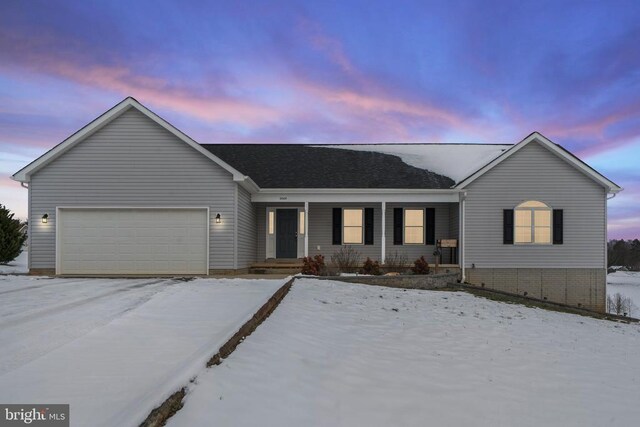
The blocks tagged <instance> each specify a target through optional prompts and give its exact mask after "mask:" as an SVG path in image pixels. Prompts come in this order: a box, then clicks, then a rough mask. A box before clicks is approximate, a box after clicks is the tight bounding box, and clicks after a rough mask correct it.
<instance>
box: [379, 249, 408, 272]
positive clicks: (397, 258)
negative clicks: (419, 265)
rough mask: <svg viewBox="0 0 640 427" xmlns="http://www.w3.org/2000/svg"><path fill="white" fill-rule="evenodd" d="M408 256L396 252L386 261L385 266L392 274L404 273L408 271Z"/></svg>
mask: <svg viewBox="0 0 640 427" xmlns="http://www.w3.org/2000/svg"><path fill="white" fill-rule="evenodd" d="M407 264H408V263H407V256H406V255H405V254H401V253H399V252H398V251H395V252H394V253H392V254H391V255H388V256H387V258H386V259H385V260H384V266H385V268H386V269H387V271H388V272H390V273H402V272H404V271H405V270H406V269H407Z"/></svg>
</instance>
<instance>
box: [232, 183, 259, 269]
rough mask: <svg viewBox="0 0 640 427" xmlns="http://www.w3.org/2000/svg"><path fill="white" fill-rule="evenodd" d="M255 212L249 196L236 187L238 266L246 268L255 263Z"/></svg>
mask: <svg viewBox="0 0 640 427" xmlns="http://www.w3.org/2000/svg"><path fill="white" fill-rule="evenodd" d="M256 233H257V212H256V206H254V205H253V204H252V203H251V194H249V192H248V191H247V190H245V189H244V188H242V187H240V186H239V185H238V242H237V245H238V246H237V251H238V264H237V268H247V267H249V266H250V265H251V264H253V263H254V262H255V261H256V240H257V234H256Z"/></svg>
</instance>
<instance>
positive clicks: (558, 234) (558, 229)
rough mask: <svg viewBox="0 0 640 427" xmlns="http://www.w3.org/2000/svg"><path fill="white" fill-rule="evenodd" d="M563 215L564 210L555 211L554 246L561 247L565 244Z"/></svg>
mask: <svg viewBox="0 0 640 427" xmlns="http://www.w3.org/2000/svg"><path fill="white" fill-rule="evenodd" d="M563 221H564V218H563V213H562V209H554V210H553V244H554V245H561V244H562V243H563V235H562V234H563V228H564V226H563Z"/></svg>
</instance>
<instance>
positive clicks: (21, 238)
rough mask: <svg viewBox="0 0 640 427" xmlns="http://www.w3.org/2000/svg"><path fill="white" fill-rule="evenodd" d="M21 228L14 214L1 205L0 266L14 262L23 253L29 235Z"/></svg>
mask: <svg viewBox="0 0 640 427" xmlns="http://www.w3.org/2000/svg"><path fill="white" fill-rule="evenodd" d="M21 228H22V223H21V222H20V221H19V220H17V219H14V218H13V213H12V212H11V211H10V210H9V209H7V208H6V207H5V206H3V205H0V264H6V263H8V262H11V261H13V260H14V259H16V258H17V257H18V255H20V252H22V245H24V242H25V240H27V235H26V234H25V233H23V232H22V231H20V229H21Z"/></svg>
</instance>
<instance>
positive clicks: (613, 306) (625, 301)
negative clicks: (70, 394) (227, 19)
mask: <svg viewBox="0 0 640 427" xmlns="http://www.w3.org/2000/svg"><path fill="white" fill-rule="evenodd" d="M631 305H632V304H631V298H629V297H625V296H624V295H622V294H620V293H617V294H615V295H613V296H611V295H607V312H608V313H612V314H617V315H619V316H630V315H631Z"/></svg>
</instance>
